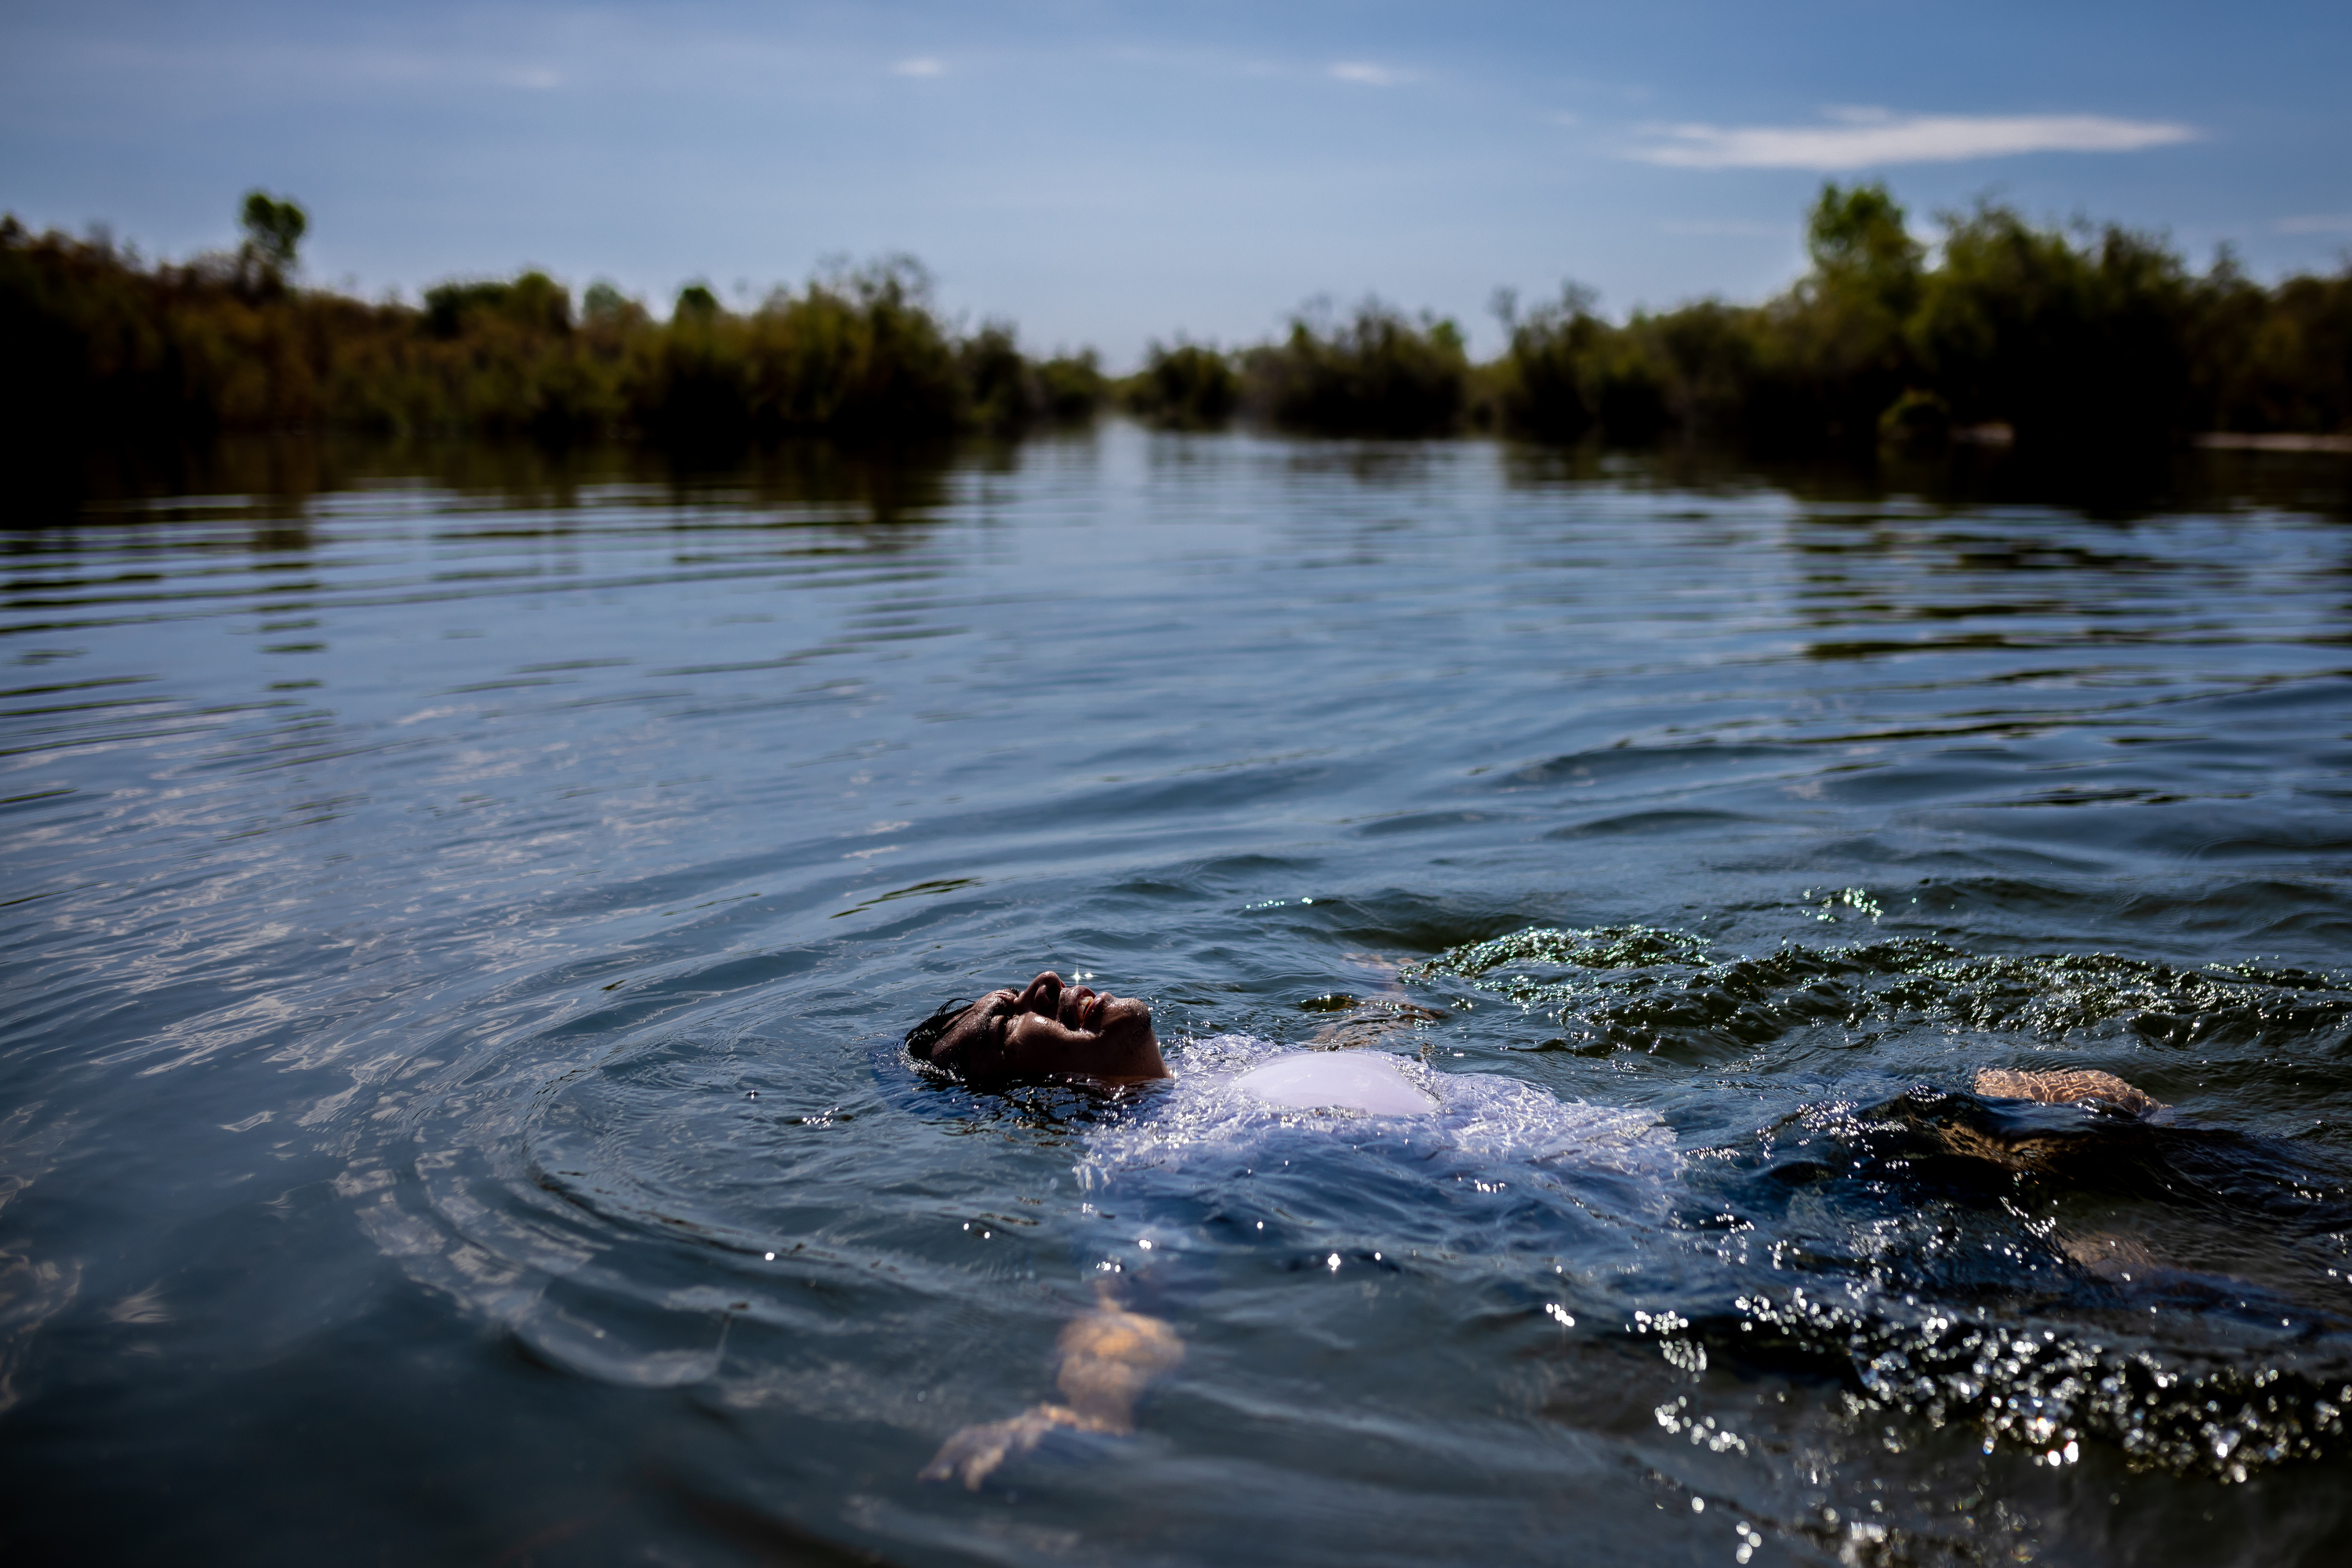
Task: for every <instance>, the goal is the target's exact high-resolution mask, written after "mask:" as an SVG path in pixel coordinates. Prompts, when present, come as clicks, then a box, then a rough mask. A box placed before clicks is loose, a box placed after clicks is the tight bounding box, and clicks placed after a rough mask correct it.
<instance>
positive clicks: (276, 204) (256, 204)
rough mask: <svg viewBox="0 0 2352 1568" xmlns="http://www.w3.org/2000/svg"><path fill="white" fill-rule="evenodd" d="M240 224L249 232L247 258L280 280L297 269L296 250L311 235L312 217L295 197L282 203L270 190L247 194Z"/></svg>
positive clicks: (240, 213) (246, 235) (252, 191)
mask: <svg viewBox="0 0 2352 1568" xmlns="http://www.w3.org/2000/svg"><path fill="white" fill-rule="evenodd" d="M237 222H238V224H239V225H240V226H242V227H243V228H244V230H245V249H246V253H247V255H249V256H251V257H253V258H255V259H257V260H258V261H259V262H260V263H261V265H262V266H263V267H264V268H267V269H268V270H269V271H270V272H271V273H273V274H275V275H277V276H278V277H281V278H282V277H284V276H285V275H286V274H287V273H289V272H291V271H293V270H294V264H295V251H296V249H297V247H299V246H300V245H301V243H302V237H303V235H305V234H306V233H308V232H310V214H309V213H306V212H304V211H303V210H302V209H301V207H300V206H299V205H297V204H296V203H295V202H294V201H293V200H292V198H290V197H289V198H286V199H283V200H281V199H278V198H276V197H273V196H271V195H270V194H269V193H268V191H263V190H251V191H247V192H246V193H245V205H244V207H243V208H241V209H240V210H239V212H238V215H237Z"/></svg>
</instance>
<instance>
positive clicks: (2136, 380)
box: [0, 184, 2352, 454]
mask: <svg viewBox="0 0 2352 1568" xmlns="http://www.w3.org/2000/svg"><path fill="white" fill-rule="evenodd" d="M238 216H239V221H240V224H241V226H242V229H243V234H244V238H243V240H242V242H241V243H240V244H239V245H238V247H236V249H235V250H233V251H222V252H215V253H212V254H207V255H203V256H198V257H196V258H193V259H192V260H189V261H187V262H185V263H180V264H172V263H150V262H148V261H146V260H144V259H143V258H141V257H139V256H138V255H137V254H136V252H134V251H131V250H128V249H123V248H119V247H116V246H115V245H114V244H113V243H112V241H111V240H110V239H107V238H105V237H91V238H89V239H76V238H73V237H68V236H66V235H62V234H58V233H54V232H52V233H47V234H39V235H36V234H33V233H31V232H29V231H27V230H26V228H25V227H24V226H22V225H20V224H18V223H17V222H16V219H14V218H13V217H12V218H7V219H5V220H0V342H5V343H6V344H7V347H8V357H7V360H6V362H5V366H0V443H5V447H6V448H7V449H8V450H10V451H14V452H24V453H34V454H37V453H40V452H43V451H47V450H50V449H54V448H58V447H72V446H78V445H80V444H83V443H85V442H87V441H89V440H90V439H92V438H93V437H95V438H100V439H105V440H108V441H110V442H121V441H125V440H131V441H137V440H155V439H161V440H165V441H170V440H179V439H184V438H188V437H202V436H205V435H207V434H210V433H213V432H216V431H228V430H294V429H324V428H338V429H353V430H363V431H377V432H384V433H447V434H491V435H525V436H530V437H536V438H539V439H541V440H543V441H549V442H562V441H571V440H580V439H591V438H593V439H608V438H625V439H637V440H647V441H654V442H658V443H661V444H664V445H667V446H669V447H675V448H681V449H709V450H719V449H725V448H732V447H740V446H741V445H743V444H744V443H746V442H758V441H766V440H770V439H772V438H777V437H786V436H795V435H803V434H810V435H826V436H834V437H848V438H856V439H866V440H873V439H892V440H897V439H921V438H927V437H935V436H940V435H943V434H947V433H950V432H954V431H960V430H981V431H988V432H994V433H999V434H1008V435H1009V434H1013V433H1017V432H1019V431H1022V430H1024V429H1027V428H1031V427H1033V426H1036V425H1037V424H1039V423H1040V422H1044V421H1055V420H1072V419H1084V418H1087V417H1089V416H1092V415H1093V414H1094V413H1095V412H1096V411H1097V409H1099V408H1100V407H1102V406H1103V405H1104V404H1105V402H1106V401H1107V400H1108V398H1109V397H1110V395H1112V392H1113V390H1114V389H1113V388H1112V387H1111V385H1110V384H1108V382H1107V381H1106V379H1105V377H1104V375H1103V374H1102V371H1101V367H1100V365H1099V364H1098V363H1097V361H1096V359H1095V357H1094V355H1093V354H1092V353H1078V354H1064V355H1057V356H1055V357H1051V358H1045V359H1037V358H1033V357H1031V356H1030V355H1028V354H1027V353H1024V352H1023V351H1022V349H1021V346H1020V344H1019V342H1018V340H1017V338H1016V335H1015V333H1014V331H1013V327H1012V325H1011V324H1010V323H1007V322H1003V321H984V322H982V324H981V325H980V327H979V328H978V329H977V330H974V331H964V330H963V329H962V328H961V326H960V325H958V324H956V323H953V322H950V321H949V320H947V319H946V318H945V317H943V316H942V314H941V313H940V310H939V308H938V306H937V304H936V303H935V301H934V299H933V294H932V289H931V282H930V279H929V275H928V274H926V273H925V272H924V270H923V268H921V267H920V266H919V264H918V263H916V262H915V261H914V260H913V259H911V258H906V257H892V258H883V259H881V260H878V261H876V262H873V263H871V264H868V265H866V266H864V267H844V268H836V269H835V270H833V271H830V272H827V273H825V274H824V276H822V277H819V278H817V279H814V280H812V281H810V282H809V283H808V284H806V285H805V286H804V287H803V288H800V289H777V290H775V291H774V292H772V293H771V294H769V295H768V296H767V297H766V298H765V299H763V300H760V301H759V302H758V303H757V304H755V305H750V306H748V307H741V308H737V309H730V308H729V306H728V305H727V303H726V302H725V301H723V300H721V299H720V298H719V295H718V294H717V293H716V292H715V291H713V290H712V289H711V288H710V287H709V285H708V284H706V283H692V284H689V285H688V286H687V287H686V288H684V289H681V290H679V292H678V294H677V298H676V299H675V300H673V301H672V302H671V304H670V308H669V310H668V312H667V320H660V319H656V316H655V314H654V313H653V312H652V311H651V310H647V309H646V306H645V305H643V304H641V303H639V302H638V301H636V300H632V299H630V298H628V297H627V296H625V295H624V294H623V293H622V292H621V291H620V290H619V289H617V288H615V287H614V285H613V284H611V283H609V282H605V281H601V280H600V281H598V282H594V283H592V284H591V285H590V286H589V287H588V289H587V290H586V291H585V292H584V293H583V295H582V296H581V297H580V298H579V300H577V301H575V300H573V298H572V293H571V291H570V290H569V289H567V288H566V287H565V286H564V285H562V283H559V282H557V281H556V280H555V279H552V278H550V277H549V276H548V275H547V274H545V273H543V272H537V271H526V272H523V273H520V274H519V275H517V276H514V277H511V278H499V279H452V280H450V281H448V282H445V283H441V284H437V285H436V286H435V287H433V288H431V289H427V290H426V291H425V298H424V300H423V301H422V303H421V304H420V305H418V306H409V305H404V304H399V303H370V302H367V301H364V300H355V299H352V298H349V297H346V296H343V295H340V294H336V293H332V292H330V291H328V290H324V289H303V288H299V287H298V286H297V285H296V284H295V283H294V281H293V280H292V279H293V274H294V272H295V270H296V268H297V266H298V264H299V249H300V245H301V242H302V240H303V239H304V237H306V235H307V233H308V231H309V226H310V220H309V216H308V215H307V214H305V213H304V211H303V210H302V208H301V207H300V206H299V205H297V204H295V203H294V202H292V201H290V200H288V199H285V198H283V197H279V196H274V195H270V194H268V193H267V192H264V191H253V192H250V193H248V194H247V196H246V198H245V200H244V203H243V205H242V206H241V207H240V209H239V213H238ZM1942 225H1943V236H1942V239H1941V241H1940V244H1939V245H1938V246H1937V248H1936V250H1935V251H1934V252H1933V253H1932V254H1931V253H1930V252H1929V251H1928V250H1927V248H1926V247H1923V246H1922V245H1921V243H1920V242H1919V240H1918V239H1917V238H1916V237H1915V236H1914V235H1913V234H1912V232H1911V230H1910V227H1909V224H1908V219H1907V216H1906V214H1905V212H1904V210H1903V208H1902V206H1901V205H1898V204H1897V203H1896V202H1895V199H1894V198H1893V196H1892V195H1889V194H1888V192H1887V191H1886V189H1885V187H1884V186H1882V185H1876V184H1860V185H1853V186H1843V185H1838V184H1830V185H1828V186H1825V187H1824V188H1823V189H1822V193H1821V195H1820V197H1819V199H1818V200H1817V201H1816V202H1815V203H1814V204H1813V206H1812V209H1811V213H1810V214H1809V216H1808V222H1807V227H1806V247H1807V255H1808V258H1809V260H1810V266H1809V267H1808V269H1807V271H1806V273H1805V275H1804V276H1803V277H1802V278H1801V279H1799V280H1798V281H1797V282H1796V283H1795V284H1794V285H1793V286H1791V287H1790V289H1788V290H1787V291H1786V292H1785V293H1783V294H1781V295H1780V296H1779V297H1778V298H1775V299H1772V300H1767V301H1766V302H1764V303H1762V304H1760V305H1752V306H1749V305H1734V304H1728V303H1726V302H1724V301H1722V300H1698V301H1696V302H1694V303H1691V304H1686V305H1683V306H1679V307H1677V308H1675V309H1673V310H1663V311H1655V312H1652V311H1636V312H1635V313H1634V314H1633V316H1632V317H1631V318H1630V319H1629V320H1626V321H1622V322H1612V321H1608V320H1606V319H1604V318H1603V317H1602V316H1601V315H1600V314H1599V313H1598V311H1597V310H1595V308H1594V303H1595V302H1594V300H1593V297H1592V296H1591V293H1590V292H1588V291H1586V290H1582V289H1577V288H1574V287H1572V286H1571V287H1570V288H1567V289H1563V290H1562V292H1561V293H1560V295H1559V298H1558V299H1557V300H1551V301H1549V302H1545V303H1542V304H1539V305H1538V306H1536V307H1535V308H1534V309H1532V310H1528V311H1526V312H1524V313H1522V312H1521V311H1520V310H1518V309H1517V303H1516V300H1513V299H1512V298H1511V297H1509V296H1503V297H1502V298H1501V299H1500V301H1499V303H1498V310H1499V311H1500V313H1501V315H1502V316H1503V319H1504V323H1505V326H1506V329H1507V332H1508V343H1507V348H1506V349H1505V352H1504V353H1503V354H1502V355H1501V357H1500V358H1498V359H1497V360H1496V361H1495V362H1493V363H1489V364H1486V365H1478V366H1474V365H1472V364H1471V363H1470V362H1469V358H1468V355H1467V353H1465V346H1464V340H1463V336H1462V333H1461V331H1459V329H1458V328H1456V326H1455V325H1454V322H1452V321H1445V320H1443V319H1439V318H1436V317H1433V316H1430V315H1427V314H1423V315H1420V316H1408V315H1406V314H1405V313H1404V312H1403V311H1402V310H1396V309H1394V308H1393V307H1391V306H1388V305H1385V304H1382V303H1381V302H1380V301H1379V300H1367V301H1365V302H1364V303H1363V304H1361V305H1360V306H1358V307H1357V308H1356V309H1355V310H1353V311H1351V312H1349V313H1347V314H1345V315H1344V316H1334V315H1333V314H1332V313H1331V312H1330V311H1329V310H1328V308H1318V309H1316V310H1309V311H1307V312H1304V313H1302V314H1301V315H1299V316H1298V317H1297V318H1296V319H1295V320H1294V321H1292V322H1291V324H1290V328H1289V331H1288V332H1287V333H1286V335H1285V336H1284V337H1283V338H1282V339H1280V340H1278V341H1276V342H1269V343H1263V344H1259V345H1257V346H1255V347H1253V348H1249V349H1245V350H1243V351H1240V352H1238V353H1228V352H1223V351H1221V350H1219V349H1217V348H1215V347H1213V346H1207V345H1202V344H1199V343H1193V342H1186V341H1184V340H1183V339H1181V338H1180V339H1178V340H1177V341H1176V342H1174V343H1173V344H1172V345H1164V344H1161V343H1158V342H1155V343H1153V344H1152V345H1151V346H1150V351H1149V353H1148V354H1147V356H1146V360H1145V363H1144V365H1143V367H1142V368H1141V369H1140V370H1139V372H1137V373H1136V374H1134V375H1131V376H1129V377H1127V378H1125V379H1124V380H1123V381H1122V382H1120V383H1119V384H1118V387H1117V389H1116V391H1117V395H1118V400H1119V402H1120V403H1121V404H1122V405H1124V406H1125V407H1126V408H1128V409H1129V411H1131V412H1133V413H1135V414H1137V415H1139V416H1142V417H1144V418H1147V419H1149V420H1151V421H1153V422H1155V423H1158V424H1162V425H1168V426H1215V425H1218V424H1221V423H1223V422H1224V421H1225V420H1227V419H1229V418H1231V417H1233V416H1235V415H1236V414H1237V413H1247V414H1251V415H1253V416H1256V417H1259V418H1262V419H1265V420H1268V421H1271V422H1273V423H1275V424H1277V425H1281V426H1286V427H1289V428H1293V429H1299V430H1307V431H1315V432H1320V433H1327V434H1332V435H1368V436H1387V437H1418V436H1430V435H1439V434H1444V433H1446V432H1449V431H1454V430H1459V429H1462V428H1465V427H1469V426H1488V425H1493V426H1499V427H1501V428H1503V429H1506V430H1509V431H1512V432H1515V433H1517V434H1520V435H1524V436H1528V437H1537V438H1539V439H1543V440H1550V441H1571V440H1576V439H1579V438H1580V437H1586V436H1588V435H1598V436H1600V437H1602V438H1604V439H1607V440H1611V441H1617V442H1640V441H1649V440H1654V439H1656V438H1659V437H1664V436H1666V435H1669V434H1679V435H1686V436H1706V437H1729V438H1733V439H1737V440H1739V441H1743V442H1745V443H1747V444H1748V445H1749V446H1751V447H1760V448H1765V449H1769V450H1782V451H1790V452H1804V451H1827V450H1835V449H1840V448H1849V449H1850V448H1864V449H1867V448H1869V447H1873V446H1874V445H1878V444H1882V443H1883V444H1886V445H1890V446H1893V447H1899V448H1903V449H1908V450H1926V449H1932V448H1934V447H1937V446H1938V445H1940V444H1941V443H1943V442H1944V441H1946V440H1948V439H1950V438H1952V437H1954V436H1955V435H1957V434H1961V433H1966V432H1968V431H1969V429H1970V428H1971V427H1979V428H1980V427H1983V426H2007V427H2008V428H2009V430H2010V431H2011V432H2012V433H2013V435H2014V437H2015V439H2016V441H2017V442H2018V444H2019V446H2020V447H2027V448H2034V447H2038V448H2042V449H2043V450H2045V451H2077V450H2092V449H2118V448H2132V447H2158V446H2162V445H2164V444H2167V443H2169V442H2172V441H2175V440H2178V439H2179V438H2180V437H2182V436H2184V435H2186V434H2189V433H2192V432H2197V431H2202V430H2238V431H2284V432H2294V433H2308V434H2352V268H2347V269H2346V270H2345V271H2343V272H2341V273H2338V274H2336V276H2333V277H2295V278H2289V279H2285V280H2284V281H2282V282H2280V283H2278V284H2276V285H2274V286H2271V287H2265V286H2263V285H2262V284H2259V283H2256V282H2254V281H2252V279H2248V278H2247V277H2246V276H2245V275H2244V274H2243V272H2242V270H2241V269H2240V268H2238V266H2237V264H2236V262H2235V260H2234V259H2233V258H2231V257H2230V256H2229V255H2227V254H2226V253H2225V254H2223V255H2222V256H2221V258H2220V259H2219V260H2217V261H2216V262H2215V264H2214V265H2213V266H2212V267H2211V268H2209V269H2208V270H2207V271H2205V272H2204V273H2203V274H2201V275H2200V274H2198V273H2195V272H2192V271H2191V270H2190V269H2189V267H2188V265H2187V264H2186V263H2185V262H2184V261H2183V260H2182V258H2180V256H2179V254H2178V253H2177V252H2176V251H2174V250H2173V249H2171V248H2170V247H2168V245H2167V244H2166V243H2165V242H2163V241H2162V240H2161V239H2159V238H2158V237H2153V236H2150V235H2147V234H2143V233H2138V232H2136V231H2133V230H2129V229H2125V228H2121V227H2116V226H2106V227H2104V228H2092V227H2089V226H2073V227H2061V226H2051V225H2046V224H2036V223H2033V222H2032V221H2030V220H2028V219H2027V218H2025V217H2023V216H2021V215H2020V214H2019V213H2017V212H2016V211H2015V210H2014V209H2012V208H2010V207H2007V206H2003V205H1999V204H1997V203H1991V202H1984V203H1979V205H1977V206H1975V207H1973V208H1971V209H1969V210H1968V211H1966V212H1961V213H1956V214H1947V215H1944V216H1943V218H1942Z"/></svg>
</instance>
